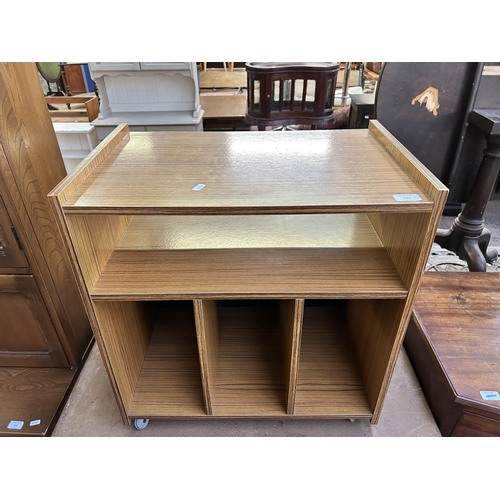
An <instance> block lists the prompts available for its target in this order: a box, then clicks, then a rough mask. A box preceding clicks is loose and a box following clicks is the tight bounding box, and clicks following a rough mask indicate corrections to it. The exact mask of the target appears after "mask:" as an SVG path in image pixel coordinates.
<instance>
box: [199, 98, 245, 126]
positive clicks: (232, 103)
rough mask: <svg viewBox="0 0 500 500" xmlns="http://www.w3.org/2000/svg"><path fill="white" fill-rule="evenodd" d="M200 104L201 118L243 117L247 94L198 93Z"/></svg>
mask: <svg viewBox="0 0 500 500" xmlns="http://www.w3.org/2000/svg"><path fill="white" fill-rule="evenodd" d="M200 106H201V109H203V111H204V113H203V119H204V120H207V119H211V118H240V119H243V118H245V114H246V109H247V96H246V95H245V94H236V95H206V94H204V95H200Z"/></svg>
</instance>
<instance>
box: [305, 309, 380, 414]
mask: <svg viewBox="0 0 500 500" xmlns="http://www.w3.org/2000/svg"><path fill="white" fill-rule="evenodd" d="M328 302H330V303H329V304H327V305H314V304H309V302H308V301H307V300H306V302H305V309H304V323H303V326H302V341H301V348H300V360H299V371H298V380H297V395H296V397H295V415H297V416H298V415H303V416H307V415H318V416H319V415H321V416H329V417H331V418H335V417H336V418H341V417H345V418H346V417H356V416H357V417H364V418H366V417H371V416H372V410H371V408H370V404H369V402H368V399H367V394H366V391H365V385H364V383H363V378H362V376H361V372H360V367H359V365H358V361H357V359H356V352H355V349H354V345H353V342H352V339H351V338H350V335H349V328H348V325H347V323H346V319H345V310H344V303H343V301H328Z"/></svg>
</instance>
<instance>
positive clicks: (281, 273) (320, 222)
mask: <svg viewBox="0 0 500 500" xmlns="http://www.w3.org/2000/svg"><path fill="white" fill-rule="evenodd" d="M446 195H447V189H446V188H445V187H444V186H443V185H442V184H441V183H440V182H439V181H438V180H437V179H436V178H435V177H434V176H433V175H432V174H430V173H429V172H428V171H427V170H426V169H425V167H424V166H423V165H422V164H421V163H420V162H418V160H417V159H416V158H414V157H413V156H412V155H411V153H409V152H408V151H407V150H406V149H405V148H404V147H403V146H402V145H401V144H399V143H398V142H397V141H396V140H395V139H394V138H393V137H392V136H391V135H390V134H389V133H388V132H387V131H386V130H385V129H384V128H383V127H382V126H381V125H380V124H379V123H377V122H376V121H374V122H372V123H371V125H370V128H369V129H368V130H347V131H303V132H297V133H295V132H294V133H290V134H287V133H284V134H273V133H266V132H256V133H238V132H220V133H218V132H216V133H210V134H199V133H193V134H192V133H190V132H183V133H178V132H155V133H147V132H146V133H140V132H129V130H128V127H127V126H126V125H122V126H120V127H118V128H117V129H116V130H115V132H114V133H113V134H112V135H110V136H109V137H108V138H106V140H105V141H103V142H102V143H101V144H100V145H99V147H98V148H97V149H96V150H95V151H94V152H93V153H92V154H91V155H90V156H89V157H88V158H87V159H86V160H84V161H83V162H82V163H81V164H80V166H79V167H78V168H77V169H76V170H75V171H74V172H72V173H71V174H70V175H69V176H68V177H67V178H66V179H65V180H64V181H63V182H61V183H60V184H59V186H58V187H57V188H55V189H54V190H53V191H52V192H51V194H50V195H49V198H50V200H51V203H52V207H53V209H54V212H55V214H56V217H57V220H58V221H59V227H60V230H61V232H62V235H63V238H64V240H65V242H66V245H67V247H68V251H69V253H70V254H71V257H72V259H73V262H74V268H75V270H76V274H77V278H78V281H79V284H80V287H81V290H82V292H83V294H84V297H85V299H86V302H87V305H88V307H87V310H88V311H89V315H90V320H91V323H92V326H93V329H94V333H95V336H96V339H97V342H98V345H99V348H100V350H101V353H102V356H103V359H104V362H105V365H106V367H107V370H108V375H109V377H110V380H111V383H112V386H113V388H114V391H115V395H116V399H117V402H118V406H119V408H120V411H121V413H122V417H123V421H124V423H129V422H130V419H133V418H157V419H168V418H183V417H185V418H198V417H199V418H219V417H220V418H227V417H237V418H239V417H241V418H369V419H370V420H371V422H372V423H376V422H377V421H378V418H379V415H380V412H381V410H382V405H383V401H384V398H385V394H386V392H387V388H388V386H389V382H390V378H391V374H392V371H393V368H394V365H395V362H396V359H397V356H398V353H399V349H400V347H401V342H402V339H403V336H404V332H405V330H406V326H407V323H408V320H409V317H410V314H411V310H412V306H413V302H414V298H415V293H416V291H417V289H418V286H419V282H420V278H421V275H422V272H423V269H424V266H425V262H426V259H427V256H428V253H429V250H430V247H431V245H432V239H433V235H434V233H435V230H436V228H437V224H438V221H439V217H440V215H441V211H442V208H443V205H444V202H445V199H446Z"/></svg>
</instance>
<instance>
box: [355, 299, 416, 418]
mask: <svg viewBox="0 0 500 500" xmlns="http://www.w3.org/2000/svg"><path fill="white" fill-rule="evenodd" d="M406 305H407V301H405V300H350V301H348V303H347V324H348V325H349V331H350V334H351V338H352V339H353V341H354V346H355V350H356V355H357V359H358V361H359V366H360V369H361V374H362V377H363V381H364V384H365V388H366V395H367V397H368V401H369V402H370V407H371V409H372V413H373V416H372V423H377V420H378V416H379V413H380V410H381V408H382V405H383V401H384V398H385V394H386V390H387V387H388V384H389V382H390V380H391V377H392V372H393V370H394V366H395V363H396V360H397V357H398V354H399V350H400V348H401V344H400V342H401V341H400V340H399V338H400V336H401V321H402V317H403V314H404V311H405V306H406ZM404 328H405V331H406V326H405V327H404Z"/></svg>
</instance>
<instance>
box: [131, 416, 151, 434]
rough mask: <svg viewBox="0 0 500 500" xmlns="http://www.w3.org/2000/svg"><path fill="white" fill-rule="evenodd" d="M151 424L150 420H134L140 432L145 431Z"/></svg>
mask: <svg viewBox="0 0 500 500" xmlns="http://www.w3.org/2000/svg"><path fill="white" fill-rule="evenodd" d="M148 424H149V419H148V418H136V419H135V420H134V427H135V428H136V429H137V430H138V431H142V430H143V429H145V428H146V427H147V426H148Z"/></svg>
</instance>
